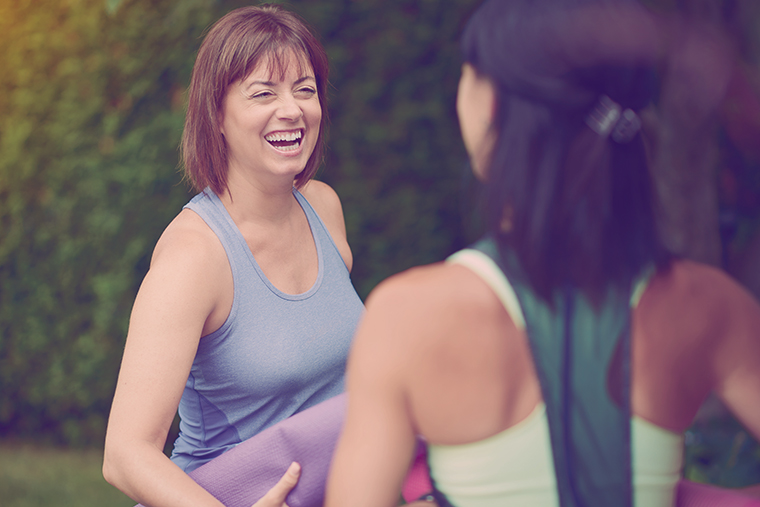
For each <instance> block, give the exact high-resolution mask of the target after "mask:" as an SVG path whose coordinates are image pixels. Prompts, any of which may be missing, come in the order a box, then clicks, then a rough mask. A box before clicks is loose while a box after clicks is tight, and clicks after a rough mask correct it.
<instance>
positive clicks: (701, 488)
mask: <svg viewBox="0 0 760 507" xmlns="http://www.w3.org/2000/svg"><path fill="white" fill-rule="evenodd" d="M676 507H760V498H753V497H751V496H746V495H743V494H742V493H741V492H738V491H734V490H731V489H725V488H719V487H716V486H710V485H708V484H699V483H697V482H691V481H687V480H686V479H682V480H681V481H680V482H679V483H678V493H677V501H676Z"/></svg>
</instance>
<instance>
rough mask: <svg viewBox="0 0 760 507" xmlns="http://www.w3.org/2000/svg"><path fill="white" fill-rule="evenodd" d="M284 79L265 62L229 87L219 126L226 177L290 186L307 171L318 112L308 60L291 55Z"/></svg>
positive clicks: (314, 138)
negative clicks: (223, 150) (223, 145)
mask: <svg viewBox="0 0 760 507" xmlns="http://www.w3.org/2000/svg"><path fill="white" fill-rule="evenodd" d="M284 69H285V72H283V73H282V75H278V74H279V73H276V72H272V67H271V66H270V65H269V62H268V61H267V60H266V59H265V60H263V61H262V62H260V63H259V64H258V65H257V66H256V67H255V68H254V70H253V72H251V73H250V74H249V75H248V76H247V77H245V78H244V79H242V80H241V81H238V82H234V83H232V84H230V86H229V87H228V89H227V93H226V95H225V97H224V101H223V104H222V114H221V117H220V119H219V126H220V130H221V132H222V135H223V136H224V140H225V143H226V147H227V160H228V177H229V178H230V182H232V181H234V179H235V178H236V177H238V176H242V177H243V178H245V179H247V180H250V178H254V179H257V180H260V181H262V182H263V181H264V180H267V181H275V180H282V181H289V182H291V183H292V180H293V178H295V177H296V175H298V173H300V172H301V171H302V170H303V169H304V167H305V166H306V162H307V161H308V160H309V157H310V156H311V154H312V152H313V151H314V147H315V145H316V143H317V137H318V135H319V128H320V121H321V119H322V109H321V107H320V104H319V97H318V95H317V82H316V80H315V77H314V72H313V70H312V68H311V65H310V64H309V63H308V59H306V58H305V57H301V58H299V57H298V56H297V55H296V54H295V53H291V54H290V55H289V56H288V57H287V59H286V65H285V67H284Z"/></svg>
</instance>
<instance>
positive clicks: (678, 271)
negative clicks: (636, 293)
mask: <svg viewBox="0 0 760 507" xmlns="http://www.w3.org/2000/svg"><path fill="white" fill-rule="evenodd" d="M644 295H645V297H649V298H652V299H655V300H656V301H657V304H658V306H662V307H664V308H668V309H670V310H682V311H688V312H689V313H690V314H692V315H699V316H700V317H701V318H708V319H716V318H719V317H720V316H725V317H728V316H731V317H732V318H735V317H737V313H739V314H740V313H742V312H745V311H751V309H752V307H755V306H756V303H755V301H754V298H753V297H752V295H751V294H750V293H749V292H748V291H747V290H746V289H745V288H744V287H742V286H741V285H740V284H739V283H738V282H736V280H734V279H733V278H731V277H730V276H729V275H728V274H726V273H725V272H724V271H722V270H720V269H718V268H715V267H713V266H709V265H706V264H702V263H699V262H694V261H689V260H678V261H675V262H673V263H672V265H671V266H670V268H669V269H667V270H664V271H662V272H660V273H657V275H656V276H655V277H654V278H653V279H652V281H651V283H650V284H649V286H648V288H647V291H646V292H645V294H644ZM696 312H699V313H698V314H697V313H696Z"/></svg>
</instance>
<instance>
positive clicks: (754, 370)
mask: <svg viewBox="0 0 760 507" xmlns="http://www.w3.org/2000/svg"><path fill="white" fill-rule="evenodd" d="M715 286H716V291H719V292H718V293H717V295H718V296H721V297H720V306H719V307H718V309H717V311H719V312H721V313H723V315H724V316H725V317H724V318H725V324H724V327H723V330H724V332H723V334H722V336H720V337H718V340H719V341H718V344H717V346H716V351H717V352H716V354H715V357H714V368H715V377H716V386H715V392H716V394H717V395H718V397H719V398H720V399H721V400H722V401H723V402H724V403H725V405H726V407H727V408H728V409H729V410H730V411H731V412H732V413H733V414H734V416H736V418H737V419H738V420H739V421H741V422H742V424H744V426H745V427H746V428H747V429H748V430H749V431H750V432H751V433H752V434H753V435H754V436H755V438H756V439H757V440H759V441H760V305H759V304H758V302H757V301H756V300H755V298H754V297H753V296H752V295H751V294H750V293H749V292H747V291H746V290H745V289H744V288H743V287H741V286H739V284H737V283H736V282H734V281H733V280H731V279H729V278H728V277H727V276H723V279H722V280H721V281H716V283H715Z"/></svg>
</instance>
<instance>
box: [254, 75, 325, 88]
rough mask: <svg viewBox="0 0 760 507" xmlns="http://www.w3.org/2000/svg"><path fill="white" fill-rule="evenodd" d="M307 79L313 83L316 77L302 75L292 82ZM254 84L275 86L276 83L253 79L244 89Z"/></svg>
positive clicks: (297, 83) (298, 82) (299, 82)
mask: <svg viewBox="0 0 760 507" xmlns="http://www.w3.org/2000/svg"><path fill="white" fill-rule="evenodd" d="M309 80H311V81H314V82H315V83H316V82H317V79H316V78H315V77H314V76H304V77H301V78H298V79H296V81H295V83H293V84H295V85H299V84H301V83H303V82H304V81H309ZM254 85H261V86H275V85H277V83H275V82H274V81H253V82H252V83H251V84H249V85H248V86H246V87H245V89H246V90H248V89H249V88H250V87H251V86H254Z"/></svg>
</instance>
